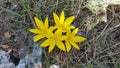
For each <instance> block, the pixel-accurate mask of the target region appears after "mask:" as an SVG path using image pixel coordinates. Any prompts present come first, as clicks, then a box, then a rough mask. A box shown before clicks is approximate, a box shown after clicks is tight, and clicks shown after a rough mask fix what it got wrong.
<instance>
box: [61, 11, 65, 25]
mask: <svg viewBox="0 0 120 68" xmlns="http://www.w3.org/2000/svg"><path fill="white" fill-rule="evenodd" d="M64 20H65V14H64V11H62V13H61V14H60V23H63V22H64Z"/></svg>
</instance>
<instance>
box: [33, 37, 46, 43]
mask: <svg viewBox="0 0 120 68" xmlns="http://www.w3.org/2000/svg"><path fill="white" fill-rule="evenodd" d="M42 38H44V35H36V36H35V37H34V39H33V41H34V42H37V41H38V40H40V39H42Z"/></svg>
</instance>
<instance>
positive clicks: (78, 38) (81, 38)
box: [74, 36, 86, 42]
mask: <svg viewBox="0 0 120 68" xmlns="http://www.w3.org/2000/svg"><path fill="white" fill-rule="evenodd" d="M84 40H86V38H84V37H81V36H75V37H74V41H75V42H82V41H84Z"/></svg>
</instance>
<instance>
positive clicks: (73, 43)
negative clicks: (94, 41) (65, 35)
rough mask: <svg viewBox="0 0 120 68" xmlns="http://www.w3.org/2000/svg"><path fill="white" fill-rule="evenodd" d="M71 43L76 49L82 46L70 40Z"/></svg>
mask: <svg viewBox="0 0 120 68" xmlns="http://www.w3.org/2000/svg"><path fill="white" fill-rule="evenodd" d="M70 44H71V45H72V46H73V47H75V48H76V49H78V50H80V48H79V47H78V45H77V44H76V43H75V42H72V41H70Z"/></svg>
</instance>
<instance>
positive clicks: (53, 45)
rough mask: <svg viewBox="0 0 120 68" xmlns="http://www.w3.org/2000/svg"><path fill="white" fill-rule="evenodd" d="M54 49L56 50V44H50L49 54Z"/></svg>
mask: <svg viewBox="0 0 120 68" xmlns="http://www.w3.org/2000/svg"><path fill="white" fill-rule="evenodd" d="M54 48H55V44H54V43H52V44H50V46H49V49H48V52H49V53H50V52H51V51H52V50H53V49H54Z"/></svg>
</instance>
